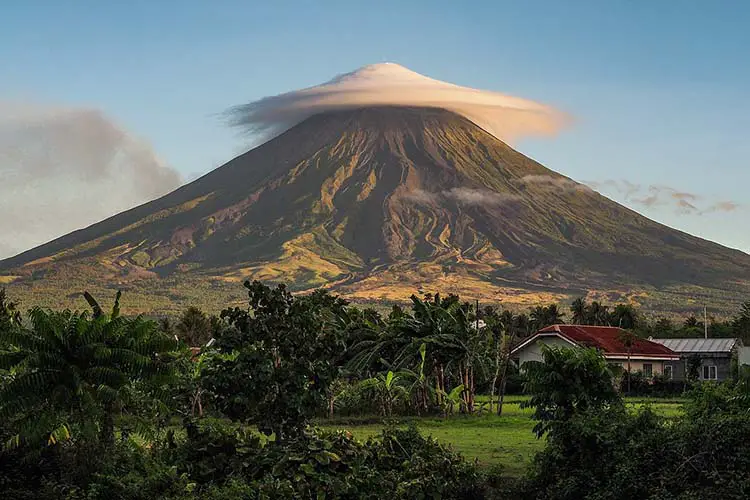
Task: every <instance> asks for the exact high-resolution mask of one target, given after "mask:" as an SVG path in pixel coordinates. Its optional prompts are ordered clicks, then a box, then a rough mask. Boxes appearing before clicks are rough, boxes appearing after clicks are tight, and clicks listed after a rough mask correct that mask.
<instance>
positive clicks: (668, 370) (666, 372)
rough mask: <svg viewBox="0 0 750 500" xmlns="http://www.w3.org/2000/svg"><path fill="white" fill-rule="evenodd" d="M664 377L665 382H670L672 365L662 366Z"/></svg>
mask: <svg viewBox="0 0 750 500" xmlns="http://www.w3.org/2000/svg"><path fill="white" fill-rule="evenodd" d="M664 376H665V377H666V378H667V380H672V378H673V373H672V365H664Z"/></svg>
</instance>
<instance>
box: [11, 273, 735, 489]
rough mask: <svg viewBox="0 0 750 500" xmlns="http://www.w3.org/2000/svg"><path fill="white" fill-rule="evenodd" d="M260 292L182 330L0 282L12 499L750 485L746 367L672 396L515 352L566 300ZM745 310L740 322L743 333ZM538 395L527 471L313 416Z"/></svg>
mask: <svg viewBox="0 0 750 500" xmlns="http://www.w3.org/2000/svg"><path fill="white" fill-rule="evenodd" d="M245 287H246V289H247V292H248V303H247V306H246V307H243V308H240V307H234V308H227V309H225V310H224V311H223V312H222V313H221V315H220V316H218V317H209V316H207V315H205V314H203V313H202V312H201V311H200V310H198V309H190V310H188V311H186V312H185V314H183V316H182V317H181V318H180V320H179V321H178V322H177V323H176V324H174V325H173V324H172V323H171V322H170V321H161V322H160V323H157V322H154V321H151V320H148V319H145V318H142V317H127V316H125V315H121V314H120V304H119V298H120V297H119V293H118V295H117V298H116V299H115V302H114V306H113V307H112V309H111V311H107V312H105V311H104V310H103V309H102V307H100V306H99V304H98V303H97V302H96V300H95V299H94V298H93V297H91V296H90V295H88V294H86V300H87V301H88V303H89V305H90V306H91V310H92V311H91V312H77V311H76V312H73V311H49V310H42V309H40V308H32V309H30V310H28V311H27V312H26V313H25V314H24V313H22V312H21V311H20V309H19V306H18V305H17V304H14V303H13V302H12V301H11V300H10V299H9V298H8V297H6V295H5V293H4V292H2V293H0V416H1V417H2V419H1V420H0V443H2V448H1V449H0V491H2V492H3V493H4V494H5V497H9V498H19V499H26V498H28V499H31V498H35V499H36V498H42V499H45V498H49V499H58V498H67V499H79V498H80V499H83V498H87V499H98V498H108V499H109V498H122V499H151V498H167V499H175V500H176V499H187V498H205V499H228V498H248V499H277V498H278V499H282V498H284V499H286V498H305V499H308V498H315V499H317V498H333V499H336V498H340V499H359V498H380V497H382V496H384V495H385V496H387V497H392V498H394V499H407V498H409V499H410V498H479V499H481V498H490V497H491V498H497V497H498V495H501V493H502V494H503V495H505V496H503V498H505V497H506V496H507V498H541V499H545V498H547V499H573V498H584V499H586V498H590V499H594V498H595V499H605V498H612V499H615V498H637V497H644V498H654V499H656V498H659V499H662V498H685V499H687V498H691V499H692V498H698V497H712V498H713V497H716V498H743V497H746V496H748V495H750V475H749V474H748V472H747V470H750V459H749V458H748V457H750V445H748V443H750V413H748V411H747V408H749V407H750V383H748V382H747V380H746V379H744V378H742V377H740V378H739V380H737V381H730V382H728V383H726V384H723V385H716V384H710V383H700V382H698V381H693V382H691V383H690V384H684V383H683V384H682V385H681V386H680V387H673V385H674V384H671V385H670V382H669V381H667V380H661V379H659V378H658V377H657V378H654V379H646V378H645V377H643V375H642V374H638V373H635V374H633V375H632V376H631V377H628V378H624V377H622V376H621V374H619V373H613V371H612V368H611V367H610V366H608V365H607V363H606V362H605V360H604V359H603V358H602V357H601V356H600V355H599V354H598V353H597V352H596V351H595V350H590V349H578V350H569V349H559V348H543V350H542V352H543V361H544V362H543V363H531V364H529V365H525V371H524V372H523V373H521V372H519V371H518V368H517V367H516V366H515V365H514V364H513V363H512V362H511V360H510V351H511V349H512V347H513V345H515V344H516V343H517V342H518V341H519V340H520V339H522V338H523V337H526V336H528V335H530V334H531V333H533V332H534V331H536V330H537V329H539V328H542V327H544V326H547V325H549V324H553V323H558V322H561V321H563V320H565V316H566V314H563V312H562V311H561V310H560V309H559V308H558V307H557V306H553V305H546V306H540V307H536V308H532V309H531V310H530V311H529V312H528V314H525V313H521V314H519V313H517V312H513V311H509V310H502V309H500V308H497V307H488V306H485V307H483V308H480V307H479V305H478V304H472V303H470V302H466V301H462V300H461V299H460V298H459V297H457V296H453V295H449V296H441V295H438V294H436V295H429V294H425V295H423V296H419V297H418V296H412V298H411V306H410V307H408V308H402V307H398V306H395V307H393V309H392V310H391V311H390V312H389V313H387V314H381V313H379V312H377V311H375V310H373V309H360V308H358V307H355V306H352V305H349V304H348V303H347V302H346V301H344V300H342V299H340V298H339V297H336V296H334V295H331V294H329V293H327V292H325V291H316V292H313V293H310V294H307V295H292V294H291V293H290V292H289V291H288V290H287V289H286V288H285V287H284V286H276V287H268V286H266V285H263V284H262V283H258V282H254V283H246V284H245ZM748 311H750V307H745V308H744V309H743V311H741V312H740V315H739V316H738V317H737V318H735V319H734V320H733V321H731V322H728V323H727V324H728V325H730V326H729V327H730V328H733V329H734V328H739V329H742V328H744V327H745V326H743V325H746V322H745V319H743V318H745V316H747V318H750V312H748ZM569 316H570V319H571V321H575V322H581V323H590V324H602V323H606V324H612V323H613V322H615V323H616V324H619V325H623V326H627V327H628V328H631V330H630V331H631V332H633V333H629V334H628V335H637V334H642V332H643V329H644V328H652V325H650V323H649V322H648V321H647V320H646V319H645V318H643V317H642V316H641V315H640V314H638V313H637V311H635V310H634V309H632V307H629V306H622V305H621V306H615V307H614V308H613V309H612V310H611V311H610V310H609V309H608V308H607V307H606V306H603V305H601V304H598V303H591V304H588V303H586V302H585V301H583V300H581V301H578V302H577V303H574V304H573V307H571V310H570V314H569ZM693 319H694V318H693ZM748 321H750V320H748ZM694 323H696V324H697V323H698V322H697V320H696V321H695V322H694V321H693V320H692V319H691V320H690V321H686V325H685V326H684V328H697V327H698V326H696V325H695V324H694ZM657 324H661V326H659V328H662V327H665V324H664V321H661V320H660V321H659V322H657ZM732 331H737V330H732ZM199 346H200V349H196V348H197V347H199ZM741 374H742V371H741V370H740V375H741ZM626 383H627V387H625V385H624V384H626ZM618 384H619V386H618ZM521 386H522V388H523V390H525V391H526V392H527V393H528V395H529V399H528V400H527V402H526V403H524V406H527V407H530V408H531V409H532V410H533V418H534V419H535V420H536V423H537V425H536V427H535V428H534V431H535V432H536V435H537V437H538V438H540V439H544V441H543V442H544V443H545V444H544V449H543V451H541V452H540V453H539V454H538V455H537V456H536V458H535V459H534V461H533V463H532V465H531V467H530V468H529V470H528V472H527V473H526V474H525V475H524V477H523V478H521V479H519V480H518V481H512V480H509V479H508V478H506V477H503V476H502V475H498V474H495V473H494V472H490V471H488V470H483V469H482V468H481V467H479V466H478V465H477V464H474V463H470V462H467V461H466V460H464V459H463V458H462V457H461V456H460V455H458V454H456V453H454V452H453V451H452V450H451V449H449V448H447V447H445V446H444V445H442V444H440V443H439V442H437V441H436V440H435V439H433V438H430V437H425V436H423V435H421V434H420V433H419V431H418V430H417V429H416V428H415V427H408V428H403V425H402V426H388V427H386V429H385V430H384V431H382V432H380V434H379V435H376V436H374V437H372V438H370V439H367V440H365V441H357V440H356V439H354V438H353V437H352V436H351V435H350V434H349V433H346V432H329V431H324V430H320V429H317V428H315V426H314V425H315V423H316V421H318V419H321V418H325V417H335V416H342V415H349V416H357V417H366V418H374V419H376V421H378V422H381V423H382V422H383V420H384V419H385V420H390V419H393V418H399V417H413V416H423V415H433V416H434V417H433V418H437V419H442V418H451V416H452V415H454V414H457V413H461V414H463V417H462V418H474V417H473V415H478V414H483V413H487V412H493V413H494V412H497V413H499V412H501V411H502V408H503V398H504V395H505V394H506V393H507V392H510V391H512V390H514V389H520V388H521ZM690 387H694V389H692V390H691V391H690V392H689V393H688V397H689V402H688V403H686V404H685V412H684V415H679V416H671V417H664V416H660V415H658V414H657V413H655V412H652V411H651V410H650V409H649V408H648V407H643V408H638V409H635V410H634V409H633V408H630V407H628V406H627V405H626V404H624V402H623V400H622V398H621V394H622V393H623V392H625V390H626V389H629V390H630V391H632V392H634V393H642V394H649V395H660V394H662V393H663V394H675V393H682V392H683V391H685V390H686V389H690ZM485 394H488V395H489V396H490V397H489V398H485V397H481V398H480V397H478V395H485ZM453 418H455V417H453ZM479 420H481V419H479ZM529 435H530V436H531V433H529ZM503 445H504V444H503V442H501V441H498V442H497V446H498V448H502V447H503ZM493 495H494V496H493Z"/></svg>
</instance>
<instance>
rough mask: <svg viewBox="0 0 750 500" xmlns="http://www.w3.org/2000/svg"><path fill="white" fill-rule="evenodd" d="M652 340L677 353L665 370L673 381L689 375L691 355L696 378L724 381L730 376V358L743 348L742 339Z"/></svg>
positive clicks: (683, 378)
mask: <svg viewBox="0 0 750 500" xmlns="http://www.w3.org/2000/svg"><path fill="white" fill-rule="evenodd" d="M651 340H652V341H653V342H658V343H659V344H661V345H663V346H665V347H667V348H669V349H671V350H672V351H674V352H676V353H677V354H679V355H680V359H679V360H678V361H673V362H671V363H670V365H671V368H668V369H667V370H668V371H669V372H671V378H673V379H674V380H685V379H686V378H688V376H687V375H688V370H689V368H690V358H691V357H692V358H694V359H696V368H697V369H698V379H699V380H725V379H727V378H729V377H730V375H731V367H732V359H733V358H735V357H736V356H737V355H738V351H739V350H740V348H741V347H742V341H741V340H740V339H733V338H710V339H706V338H697V339H695V338H693V339H651Z"/></svg>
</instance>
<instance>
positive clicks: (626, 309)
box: [610, 304, 638, 330]
mask: <svg viewBox="0 0 750 500" xmlns="http://www.w3.org/2000/svg"><path fill="white" fill-rule="evenodd" d="M610 324H611V325H613V326H618V327H620V328H624V329H626V330H633V329H634V328H636V327H637V326H638V312H637V311H636V310H635V308H634V307H633V306H632V304H617V305H616V306H615V308H614V310H613V311H612V315H611V319H610Z"/></svg>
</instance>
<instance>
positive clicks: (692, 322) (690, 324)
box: [682, 314, 700, 328]
mask: <svg viewBox="0 0 750 500" xmlns="http://www.w3.org/2000/svg"><path fill="white" fill-rule="evenodd" d="M682 326H683V328H698V326H700V323H699V322H698V318H696V317H695V315H694V314H691V315H690V316H688V317H687V318H686V319H685V321H684V322H683V323H682Z"/></svg>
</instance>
